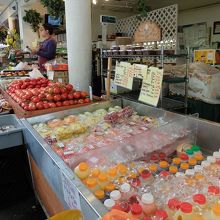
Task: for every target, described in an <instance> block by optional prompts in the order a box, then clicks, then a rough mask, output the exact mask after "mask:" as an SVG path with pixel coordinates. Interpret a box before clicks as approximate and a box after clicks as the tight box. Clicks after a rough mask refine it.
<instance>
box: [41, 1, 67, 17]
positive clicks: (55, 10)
mask: <svg viewBox="0 0 220 220" xmlns="http://www.w3.org/2000/svg"><path fill="white" fill-rule="evenodd" d="M40 2H41V4H42V5H43V6H44V7H47V10H48V13H49V14H50V15H52V16H54V17H56V18H58V17H63V16H64V14H65V3H64V1H63V0H40Z"/></svg>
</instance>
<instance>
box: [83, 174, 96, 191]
mask: <svg viewBox="0 0 220 220" xmlns="http://www.w3.org/2000/svg"><path fill="white" fill-rule="evenodd" d="M86 185H87V187H88V189H89V190H90V191H91V192H95V191H96V190H98V189H99V185H98V183H97V180H96V179H95V178H92V177H91V178H88V179H87V180H86Z"/></svg>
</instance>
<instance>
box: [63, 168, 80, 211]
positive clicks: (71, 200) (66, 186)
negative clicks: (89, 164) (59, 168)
mask: <svg viewBox="0 0 220 220" xmlns="http://www.w3.org/2000/svg"><path fill="white" fill-rule="evenodd" d="M61 178H62V185H63V195H64V200H65V202H66V203H67V205H68V206H69V208H70V209H81V205H80V198H79V192H78V190H77V189H76V186H75V185H74V184H73V183H72V182H71V180H69V179H68V178H67V177H66V176H65V175H64V174H63V173H62V172H61Z"/></svg>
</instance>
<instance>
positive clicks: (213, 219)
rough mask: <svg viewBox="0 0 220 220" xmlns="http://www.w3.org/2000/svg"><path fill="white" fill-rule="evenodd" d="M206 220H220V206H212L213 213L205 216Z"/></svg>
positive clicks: (210, 212)
mask: <svg viewBox="0 0 220 220" xmlns="http://www.w3.org/2000/svg"><path fill="white" fill-rule="evenodd" d="M204 218H205V220H206V219H207V220H219V219H220V204H215V205H214V206H212V208H211V211H209V212H207V213H206V214H205V215H204Z"/></svg>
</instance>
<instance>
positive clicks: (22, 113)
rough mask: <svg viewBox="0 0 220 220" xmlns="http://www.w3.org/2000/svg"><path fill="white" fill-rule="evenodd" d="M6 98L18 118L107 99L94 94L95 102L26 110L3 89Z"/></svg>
mask: <svg viewBox="0 0 220 220" xmlns="http://www.w3.org/2000/svg"><path fill="white" fill-rule="evenodd" d="M2 94H3V96H4V98H5V99H6V100H8V102H9V103H10V104H11V106H12V108H13V110H14V113H15V114H16V116H17V117H18V118H31V117H34V116H39V115H45V114H49V113H53V112H59V111H64V110H67V109H72V108H78V107H81V106H85V105H90V104H91V103H94V102H102V101H105V100H104V99H101V98H99V97H97V96H93V102H91V103H84V104H77V105H69V106H62V107H56V108H49V109H43V110H36V111H25V110H24V109H23V108H22V107H21V106H20V105H19V104H18V103H17V102H15V101H14V100H13V99H12V97H11V96H10V95H8V93H7V92H5V91H3V92H2Z"/></svg>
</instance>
